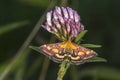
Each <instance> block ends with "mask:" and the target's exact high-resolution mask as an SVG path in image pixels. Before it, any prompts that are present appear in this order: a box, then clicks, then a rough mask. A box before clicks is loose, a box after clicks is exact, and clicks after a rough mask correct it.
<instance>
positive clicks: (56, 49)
mask: <svg viewBox="0 0 120 80" xmlns="http://www.w3.org/2000/svg"><path fill="white" fill-rule="evenodd" d="M39 49H40V51H42V53H43V54H45V55H47V56H48V57H49V58H50V59H52V60H53V61H54V62H58V63H61V62H63V61H66V62H70V63H72V64H75V65H79V64H81V63H83V62H84V61H85V60H87V59H89V58H92V57H93V56H96V55H97V53H96V52H95V51H93V50H91V49H88V48H85V47H82V46H80V45H77V44H75V43H72V42H71V40H68V41H67V42H61V43H53V44H45V45H42V46H40V47H39Z"/></svg>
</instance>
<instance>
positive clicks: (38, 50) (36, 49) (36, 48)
mask: <svg viewBox="0 0 120 80" xmlns="http://www.w3.org/2000/svg"><path fill="white" fill-rule="evenodd" d="M29 48H31V49H33V50H35V51H37V52H39V53H41V51H40V49H39V47H36V46H29Z"/></svg>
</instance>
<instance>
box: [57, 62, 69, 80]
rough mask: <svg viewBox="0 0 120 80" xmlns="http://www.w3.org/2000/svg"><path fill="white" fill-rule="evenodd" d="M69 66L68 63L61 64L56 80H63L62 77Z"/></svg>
mask: <svg viewBox="0 0 120 80" xmlns="http://www.w3.org/2000/svg"><path fill="white" fill-rule="evenodd" d="M69 66H70V63H68V62H62V63H61V65H60V69H59V72H58V77H57V80H63V77H64V75H65V73H66V71H67V69H68V68H69Z"/></svg>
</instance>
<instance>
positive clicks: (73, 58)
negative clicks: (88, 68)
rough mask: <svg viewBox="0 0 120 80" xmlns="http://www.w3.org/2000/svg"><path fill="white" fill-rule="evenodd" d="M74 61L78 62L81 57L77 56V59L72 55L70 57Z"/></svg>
mask: <svg viewBox="0 0 120 80" xmlns="http://www.w3.org/2000/svg"><path fill="white" fill-rule="evenodd" d="M68 56H69V57H70V58H71V59H72V60H78V59H79V58H80V57H79V56H76V57H73V56H71V55H68Z"/></svg>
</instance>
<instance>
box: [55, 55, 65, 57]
mask: <svg viewBox="0 0 120 80" xmlns="http://www.w3.org/2000/svg"><path fill="white" fill-rule="evenodd" d="M55 55H56V56H57V57H58V58H64V57H65V56H61V55H59V54H55Z"/></svg>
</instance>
